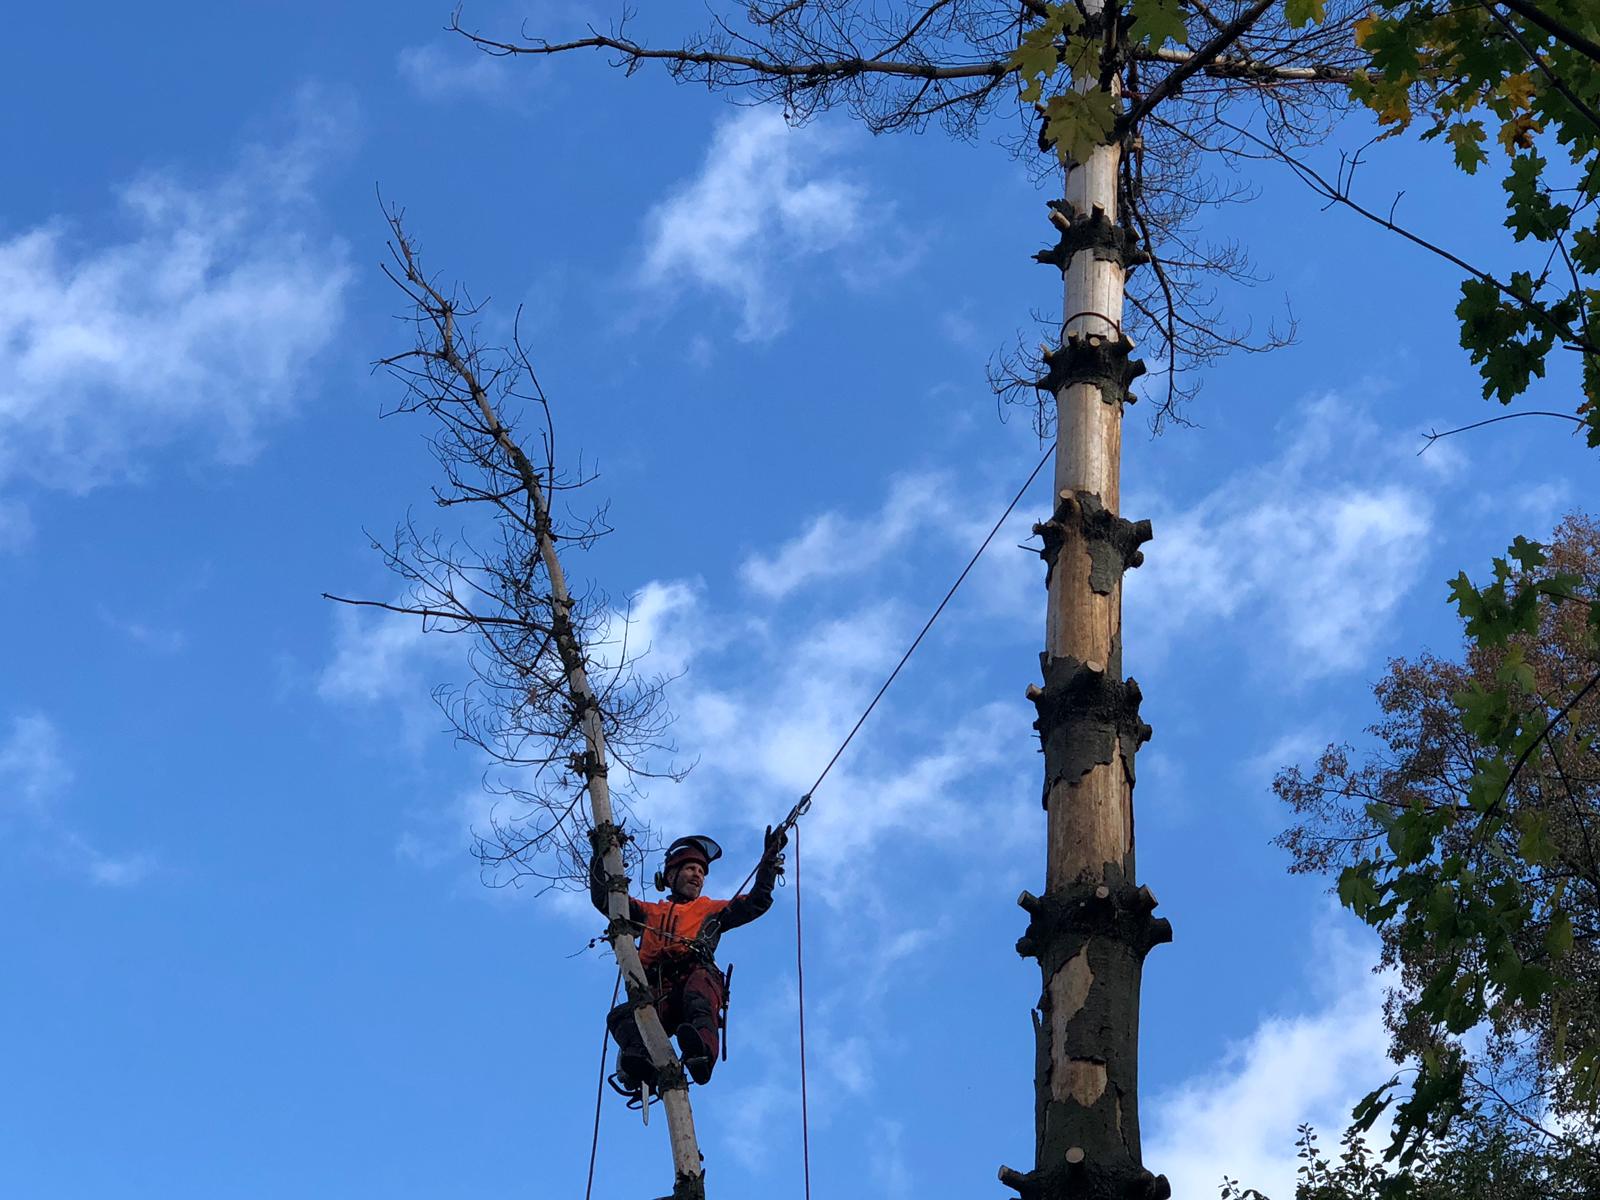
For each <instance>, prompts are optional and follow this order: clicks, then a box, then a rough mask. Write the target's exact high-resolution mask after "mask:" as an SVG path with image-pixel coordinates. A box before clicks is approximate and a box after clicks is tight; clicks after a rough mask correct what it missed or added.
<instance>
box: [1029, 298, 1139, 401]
mask: <svg viewBox="0 0 1600 1200" xmlns="http://www.w3.org/2000/svg"><path fill="white" fill-rule="evenodd" d="M1079 315H1083V314H1079ZM1090 315H1092V314H1090ZM1106 319H1107V320H1108V321H1111V322H1112V324H1113V325H1115V324H1116V323H1117V322H1115V321H1114V320H1112V319H1111V318H1109V317H1108V318H1106ZM1132 353H1133V342H1132V341H1131V340H1130V339H1129V338H1128V336H1127V335H1126V334H1121V335H1119V336H1117V337H1114V338H1110V337H1103V336H1101V335H1099V334H1082V333H1075V332H1074V333H1069V334H1067V337H1066V340H1065V341H1064V342H1063V343H1062V344H1061V345H1060V346H1057V347H1056V348H1055V349H1054V350H1046V351H1045V352H1044V365H1045V374H1044V375H1043V377H1042V378H1040V379H1038V380H1036V381H1035V382H1034V385H1033V386H1034V387H1035V388H1037V389H1038V390H1039V391H1041V392H1048V393H1050V394H1051V395H1052V396H1055V395H1059V394H1060V392H1061V389H1062V388H1065V387H1068V386H1070V385H1072V384H1075V383H1091V384H1093V385H1094V386H1095V387H1097V388H1099V389H1100V399H1101V400H1103V401H1105V402H1106V403H1107V404H1132V403H1133V402H1134V401H1135V400H1137V399H1138V397H1137V396H1134V395H1133V394H1132V393H1130V392H1129V391H1128V385H1129V384H1131V383H1132V382H1133V381H1134V380H1135V379H1137V378H1139V376H1141V375H1143V374H1144V372H1145V365H1144V363H1143V362H1141V361H1140V360H1139V359H1137V358H1131V357H1129V356H1130V355H1131V354H1132Z"/></svg>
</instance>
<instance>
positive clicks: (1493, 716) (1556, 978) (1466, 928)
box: [1275, 514, 1600, 1178]
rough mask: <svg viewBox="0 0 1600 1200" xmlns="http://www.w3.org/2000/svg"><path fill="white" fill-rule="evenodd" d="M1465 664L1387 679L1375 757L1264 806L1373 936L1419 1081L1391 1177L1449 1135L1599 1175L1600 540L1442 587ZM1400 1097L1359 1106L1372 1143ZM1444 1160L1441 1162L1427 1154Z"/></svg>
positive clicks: (1290, 781)
mask: <svg viewBox="0 0 1600 1200" xmlns="http://www.w3.org/2000/svg"><path fill="white" fill-rule="evenodd" d="M1454 591H1455V595H1456V598H1457V602H1458V605H1459V607H1460V609H1461V614H1462V618H1463V625H1464V627H1465V631H1466V634H1467V647H1466V653H1465V654H1464V655H1463V657H1462V659H1461V661H1459V662H1457V661H1451V660H1448V659H1441V658H1438V657H1435V656H1433V655H1428V654H1425V655H1422V656H1420V657H1418V658H1416V659H1413V660H1405V659H1397V660H1395V661H1393V662H1391V663H1390V665H1389V671H1388V673H1387V674H1386V675H1385V676H1384V677H1383V678H1382V679H1381V680H1380V681H1379V682H1378V684H1377V686H1376V688H1375V689H1374V694H1375V696H1376V698H1377V701H1378V705H1379V708H1380V710H1381V713H1382V716H1381V719H1380V720H1379V721H1378V722H1377V723H1376V724H1374V725H1373V726H1371V727H1370V728H1369V729H1368V730H1367V732H1368V734H1369V735H1371V737H1372V738H1373V739H1374V741H1375V748H1374V749H1373V750H1371V751H1369V752H1366V753H1363V754H1360V755H1357V754H1356V752H1355V751H1354V750H1352V748H1351V747H1350V746H1349V745H1348V744H1335V745H1331V746H1329V747H1328V748H1327V750H1326V751H1324V753H1323V754H1322V756H1321V757H1320V758H1319V759H1318V761H1317V763H1316V764H1315V766H1314V767H1312V768H1310V769H1301V768H1298V767H1296V768H1290V769H1288V770H1285V771H1283V772H1281V773H1280V774H1279V775H1278V777H1277V779H1276V781H1275V787H1276V790H1277V792H1278V794H1279V796H1280V797H1282V798H1283V799H1284V800H1285V801H1286V802H1287V803H1288V804H1289V805H1290V806H1291V807H1292V808H1293V810H1294V812H1295V814H1296V816H1297V818H1298V819H1297V823H1296V824H1295V825H1294V826H1293V827H1291V828H1290V829H1289V830H1288V831H1287V832H1286V833H1284V834H1283V835H1282V837H1281V838H1280V839H1279V840H1280V844H1281V845H1283V846H1285V847H1286V848H1287V849H1288V850H1289V851H1290V852H1291V854H1292V855H1293V856H1294V868H1293V869H1295V870H1296V871H1302V872H1315V873H1328V874H1334V875H1336V876H1337V877H1338V880H1339V884H1338V887H1339V894H1340V897H1341V898H1342V899H1343V900H1344V901H1345V903H1346V904H1348V905H1349V906H1350V907H1351V908H1352V909H1354V910H1355V911H1356V912H1357V914H1358V915H1360V916H1362V917H1363V918H1364V919H1366V920H1367V921H1368V922H1369V923H1371V924H1372V925H1373V926H1374V927H1375V928H1376V929H1377V931H1378V933H1379V935H1380V937H1381V939H1382V945H1383V959H1384V962H1385V963H1386V964H1388V965H1390V966H1392V967H1394V968H1395V970H1396V972H1397V979H1398V982H1397V985H1396V987H1395V988H1394V989H1393V991H1392V992H1391V994H1390V998H1389V1003H1388V1005H1387V1006H1386V1013H1385V1015H1386V1018H1387V1021H1388V1025H1389V1030H1390V1033H1391V1035H1392V1039H1393V1046H1392V1048H1393V1053H1394V1056H1395V1058H1396V1059H1397V1060H1405V1061H1409V1062H1414V1063H1416V1064H1417V1068H1416V1075H1417V1081H1416V1083H1415V1084H1414V1085H1413V1087H1412V1089H1411V1094H1410V1095H1409V1096H1407V1097H1405V1098H1404V1102H1403V1103H1402V1104H1401V1105H1400V1106H1399V1108H1398V1110H1397V1115H1398V1119H1397V1121H1396V1133H1395V1141H1394V1146H1393V1151H1394V1153H1393V1154H1392V1157H1394V1158H1397V1159H1398V1160H1399V1162H1400V1165H1401V1166H1402V1167H1411V1166H1414V1165H1417V1164H1418V1163H1420V1165H1421V1166H1422V1167H1428V1166H1429V1165H1430V1164H1429V1163H1428V1161H1427V1155H1428V1154H1429V1153H1430V1152H1431V1150H1432V1149H1433V1147H1432V1146H1431V1145H1430V1142H1431V1141H1434V1140H1437V1139H1438V1138H1440V1137H1441V1136H1443V1135H1444V1134H1445V1133H1446V1131H1447V1130H1448V1127H1449V1125H1450V1123H1451V1122H1452V1121H1453V1120H1454V1119H1455V1118H1456V1117H1457V1116H1459V1115H1466V1116H1467V1117H1468V1118H1469V1122H1468V1124H1469V1132H1468V1136H1469V1137H1470V1136H1471V1130H1470V1126H1471V1124H1473V1123H1478V1124H1484V1123H1487V1126H1488V1127H1489V1128H1491V1129H1499V1130H1504V1129H1510V1130H1511V1133H1512V1136H1513V1137H1514V1139H1515V1140H1516V1141H1517V1142H1518V1143H1519V1144H1522V1145H1524V1146H1525V1145H1526V1144H1527V1143H1528V1142H1529V1140H1530V1138H1531V1139H1532V1142H1533V1144H1534V1145H1535V1146H1536V1147H1539V1146H1542V1147H1545V1148H1546V1149H1548V1150H1549V1152H1550V1154H1551V1156H1553V1157H1554V1158H1555V1159H1558V1160H1562V1161H1565V1160H1567V1159H1574V1161H1576V1162H1577V1163H1578V1165H1579V1166H1582V1167H1585V1169H1587V1171H1588V1172H1589V1176H1590V1177H1591V1178H1592V1177H1593V1176H1594V1174H1595V1173H1596V1172H1597V1171H1600V1152H1597V1151H1596V1150H1595V1148H1594V1141H1593V1138H1594V1135H1595V1134H1596V1132H1600V1125H1597V1123H1596V1122H1597V1118H1600V751H1597V745H1600V527H1597V526H1596V524H1595V522H1594V521H1593V519H1591V518H1589V517H1587V516H1583V515H1581V514H1574V515H1572V516H1570V517H1568V518H1567V519H1566V520H1565V521H1563V522H1562V524H1561V525H1560V526H1559V527H1558V528H1557V529H1556V530H1555V533H1554V535H1553V536H1552V538H1551V541H1550V546H1549V549H1548V551H1546V550H1544V549H1541V548H1540V547H1538V546H1536V545H1534V544H1533V543H1528V542H1524V541H1522V540H1520V539H1519V541H1518V544H1517V545H1516V546H1514V547H1513V548H1512V552H1511V553H1510V554H1508V555H1507V556H1506V557H1505V558H1502V559H1499V560H1497V562H1496V567H1495V580H1494V582H1493V583H1491V584H1488V585H1487V586H1485V587H1482V588H1478V587H1475V586H1473V585H1472V584H1471V583H1470V582H1469V581H1468V580H1467V578H1466V576H1465V575H1463V576H1461V577H1460V578H1459V579H1457V581H1456V583H1455V587H1454ZM1395 1086H1396V1084H1395V1083H1391V1084H1390V1085H1389V1087H1388V1088H1384V1089H1380V1092H1379V1093H1375V1094H1374V1096H1373V1097H1371V1098H1369V1100H1368V1101H1367V1102H1366V1103H1365V1104H1364V1105H1363V1108H1362V1117H1363V1120H1362V1121H1361V1122H1360V1124H1362V1125H1370V1124H1371V1123H1372V1120H1373V1119H1374V1118H1375V1117H1376V1116H1377V1114H1378V1113H1379V1112H1380V1111H1381V1110H1382V1109H1383V1107H1384V1106H1385V1105H1386V1104H1387V1102H1388V1093H1389V1092H1390V1091H1391V1090H1392V1089H1393V1088H1394V1087H1395ZM1435 1157H1436V1156H1435Z"/></svg>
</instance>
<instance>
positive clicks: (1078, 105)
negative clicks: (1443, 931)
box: [1008, 0, 1321, 164]
mask: <svg viewBox="0 0 1600 1200" xmlns="http://www.w3.org/2000/svg"><path fill="white" fill-rule="evenodd" d="M1294 2H1297V3H1306V4H1310V3H1316V4H1318V5H1319V6H1320V2H1321V0H1294ZM1123 13H1124V17H1125V19H1126V20H1127V25H1126V29H1127V36H1126V38H1125V40H1124V42H1123V44H1122V45H1121V46H1120V47H1119V49H1118V51H1117V54H1118V55H1121V54H1125V53H1126V52H1127V50H1128V48H1130V47H1144V48H1149V49H1154V48H1157V47H1160V46H1164V45H1166V44H1168V43H1178V44H1182V43H1184V42H1185V41H1187V40H1188V29H1187V27H1186V25H1185V16H1186V13H1185V9H1184V5H1183V3H1182V0H1132V2H1131V3H1129V4H1127V5H1125V6H1124V9H1123ZM1008 65H1009V66H1010V67H1011V69H1012V70H1014V71H1015V72H1016V73H1017V77H1018V87H1019V95H1020V97H1021V99H1022V101H1023V103H1025V104H1032V105H1034V106H1036V107H1037V109H1038V110H1039V112H1040V113H1041V115H1042V117H1043V120H1044V135H1043V136H1044V140H1045V141H1046V142H1050V143H1053V144H1054V145H1055V148H1056V154H1057V155H1058V156H1059V157H1060V159H1061V161H1062V163H1063V164H1065V163H1069V162H1082V161H1084V160H1085V159H1087V158H1088V157H1089V156H1090V154H1092V153H1093V152H1094V149H1095V147H1096V146H1105V145H1109V144H1110V143H1111V142H1112V140H1113V139H1114V138H1115V137H1116V134H1117V117H1118V115H1119V113H1120V107H1121V106H1120V104H1119V102H1118V100H1117V98H1116V97H1115V96H1114V95H1113V94H1112V92H1111V90H1110V87H1109V81H1110V78H1111V75H1112V74H1113V73H1114V71H1115V69H1116V68H1117V67H1118V66H1119V65H1120V64H1119V62H1117V61H1116V60H1115V57H1114V56H1112V57H1108V55H1107V52H1106V44H1105V39H1104V35H1103V32H1102V30H1101V29H1100V28H1099V27H1098V26H1097V25H1091V23H1090V22H1088V21H1087V20H1085V18H1084V14H1083V11H1082V10H1081V9H1080V8H1079V7H1078V6H1077V5H1076V4H1072V3H1067V4H1053V3H1052V4H1046V5H1045V6H1044V12H1043V13H1042V14H1040V15H1039V18H1038V20H1037V21H1036V22H1035V23H1034V24H1033V25H1031V26H1030V27H1029V28H1028V29H1027V30H1025V31H1024V33H1023V34H1022V36H1021V38H1020V39H1018V43H1017V48H1016V49H1015V50H1014V51H1012V54H1011V59H1010V62H1009V64H1008ZM1074 77H1077V78H1078V79H1079V80H1080V81H1088V82H1089V86H1083V85H1082V82H1080V86H1079V87H1078V89H1077V90H1074V89H1073V87H1072V81H1073V78H1074Z"/></svg>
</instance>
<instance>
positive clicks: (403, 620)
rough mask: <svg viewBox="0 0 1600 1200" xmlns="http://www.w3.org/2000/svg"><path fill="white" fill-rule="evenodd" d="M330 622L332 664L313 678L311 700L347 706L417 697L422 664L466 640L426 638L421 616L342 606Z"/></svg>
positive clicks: (422, 688) (440, 635)
mask: <svg viewBox="0 0 1600 1200" xmlns="http://www.w3.org/2000/svg"><path fill="white" fill-rule="evenodd" d="M396 603H403V600H402V601H396ZM334 622H335V632H334V652H333V659H332V661H331V662H329V663H328V665H327V666H326V667H324V668H323V669H322V673H321V674H320V675H319V676H318V677H317V695H319V696H321V697H322V698H323V699H324V700H335V701H342V702H345V703H351V704H375V703H377V702H379V701H385V700H397V701H402V702H403V701H405V700H407V699H408V698H415V697H416V696H418V695H421V694H423V693H424V692H426V690H427V685H426V682H425V681H424V679H423V676H422V668H423V666H424V664H425V663H427V662H428V661H430V660H437V659H439V658H441V657H443V656H444V655H445V654H447V653H448V652H449V650H450V643H451V641H452V637H454V636H466V635H449V634H443V633H429V632H427V631H425V630H424V629H423V627H422V618H421V617H408V616H402V615H400V614H398V613H390V612H382V611H379V610H376V609H371V610H362V611H358V610H355V609H351V608H348V607H345V606H343V605H341V606H340V607H339V609H338V611H337V612H336V614H335V616H334Z"/></svg>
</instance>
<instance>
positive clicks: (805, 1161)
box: [584, 442, 1056, 1200]
mask: <svg viewBox="0 0 1600 1200" xmlns="http://www.w3.org/2000/svg"><path fill="white" fill-rule="evenodd" d="M1055 449H1056V444H1055V443H1054V442H1051V443H1050V446H1049V448H1048V449H1046V450H1045V452H1044V457H1042V458H1041V459H1040V460H1039V462H1038V464H1037V465H1036V466H1035V467H1034V468H1033V471H1032V472H1031V473H1030V474H1029V475H1028V478H1027V480H1026V481H1025V482H1024V483H1023V485H1022V486H1021V487H1020V488H1018V489H1017V494H1016V495H1015V496H1013V497H1012V498H1011V503H1009V504H1007V505H1006V507H1005V511H1004V512H1002V513H1001V514H1000V516H999V519H997V520H996V521H995V523H994V526H993V527H992V528H991V529H990V530H989V532H988V534H987V535H986V536H985V537H984V539H983V541H982V542H981V543H980V544H979V546H978V548H977V549H976V550H975V551H973V554H972V557H971V558H970V559H968V560H967V565H966V566H964V567H962V568H961V574H959V575H957V576H956V581H955V582H954V583H952V584H951V585H950V590H949V591H947V592H945V594H944V598H943V599H942V600H940V601H939V604H938V606H937V607H936V608H935V609H934V610H933V615H932V616H930V617H929V618H928V619H927V621H925V622H924V623H923V626H922V628H921V629H920V630H919V631H918V632H917V636H916V637H914V638H912V639H911V644H910V645H909V646H907V647H906V651H905V653H904V654H902V655H901V656H900V661H899V662H897V663H895V665H894V670H892V671H890V672H889V676H888V678H887V679H885V680H884V681H883V686H882V687H880V688H879V689H878V691H877V694H876V695H874V696H873V697H872V700H871V702H870V703H868V705H867V707H866V708H865V709H864V710H862V713H861V716H860V717H858V718H857V719H856V723H855V724H854V725H852V726H851V727H850V732H849V733H847V734H846V735H845V738H844V741H843V742H841V743H840V744H839V748H838V749H837V750H835V751H834V752H833V757H832V758H830V759H829V760H828V762H827V765H826V766H824V767H823V768H822V773H821V774H819V775H818V776H817V778H816V780H815V782H813V783H812V785H811V786H810V787H809V788H807V789H806V791H805V794H804V795H802V796H801V797H800V799H798V800H796V801H795V802H794V805H793V807H791V808H790V809H789V812H788V814H787V815H786V816H785V817H784V818H783V820H782V821H780V822H779V823H778V824H777V825H776V826H774V827H773V828H772V830H771V831H770V833H771V834H787V833H789V832H791V831H792V832H793V833H794V950H795V980H796V984H797V991H796V995H797V1001H798V1008H799V1032H800V1149H801V1163H802V1168H803V1171H804V1179H805V1200H811V1122H810V1112H809V1105H808V1089H807V1087H806V982H805V950H804V939H803V928H802V924H801V917H800V826H799V821H800V818H801V817H803V816H805V815H806V813H808V812H810V811H811V802H812V798H813V796H814V795H815V793H816V790H817V789H818V788H819V787H821V786H822V781H823V780H825V779H826V778H827V777H828V772H830V771H832V770H833V768H834V764H835V763H837V762H838V761H839V759H840V758H841V757H842V756H843V755H844V752H845V750H847V749H848V748H849V746H850V743H851V742H852V741H853V740H854V739H855V736H856V734H857V733H858V732H859V731H860V729H861V727H862V726H863V725H865V724H866V722H867V718H868V717H870V716H871V715H872V711H873V709H875V708H877V707H878V701H880V700H882V699H883V695H884V693H885V692H887V691H888V690H889V685H890V684H892V683H894V681H895V679H896V678H897V677H898V676H899V674H900V670H901V668H902V667H904V666H905V665H906V663H907V662H908V661H909V660H910V658H911V656H912V654H913V653H915V652H916V649H917V647H918V646H920V645H921V644H922V639H923V638H924V637H926V636H927V634H928V630H930V629H932V628H933V623H934V622H935V621H937V620H938V619H939V617H940V615H941V614H942V613H943V612H944V610H945V607H946V606H947V605H948V604H949V603H950V600H951V598H952V597H954V596H955V594H956V589H957V588H959V587H960V586H961V585H962V583H963V582H965V580H966V578H967V576H968V575H969V574H970V573H971V572H972V568H973V567H975V566H977V564H978V559H980V558H981V557H983V552H984V551H985V550H987V549H988V548H989V543H990V542H992V541H994V538H995V535H996V534H997V533H999V532H1000V527H1001V526H1002V525H1004V524H1005V523H1006V518H1007V517H1009V516H1010V515H1011V514H1012V512H1013V511H1014V510H1015V509H1016V507H1017V505H1018V504H1020V503H1022V497H1023V496H1024V495H1026V494H1027V491H1028V489H1029V488H1030V487H1032V486H1033V481H1034V480H1035V479H1037V478H1038V477H1039V472H1040V471H1042V470H1044V465H1045V463H1047V462H1049V461H1050V459H1051V457H1052V456H1053V455H1054V454H1055ZM769 837H770V834H769ZM688 840H689V839H679V841H680V842H682V841H688ZM706 840H707V841H709V840H710V839H709V838H708V839H706ZM678 844H679V843H678V842H674V843H673V846H674V847H675V846H677V845H678ZM712 845H713V846H715V845H716V843H715V842H713V843H712ZM669 849H670V848H669ZM718 854H719V855H720V848H719V849H718ZM764 861H765V856H763V858H762V859H760V860H758V861H757V862H756V865H755V867H753V868H752V869H751V871H750V874H748V875H746V876H745V878H744V882H743V883H741V884H740V885H739V886H738V887H737V888H735V889H734V894H735V895H737V894H738V893H740V892H742V891H744V889H745V888H747V887H748V886H749V885H750V881H751V880H752V879H754V878H755V877H756V872H757V871H759V870H760V869H761V866H762V863H763V862H764ZM663 882H664V880H663ZM657 886H658V888H659V887H661V884H660V883H658V884H657ZM663 890H664V889H663ZM711 920H712V921H714V920H715V918H714V917H713V918H711ZM708 923H709V922H708ZM668 936H669V937H671V936H672V935H668ZM675 940H677V941H680V942H685V943H689V944H693V941H694V939H688V938H676V939H675ZM592 944H593V943H591V945H592ZM732 976H733V968H732V966H730V967H729V968H728V971H727V974H726V976H725V977H724V980H723V992H722V996H723V1001H722V1010H721V1013H720V1020H721V1023H722V1025H721V1027H722V1030H723V1039H722V1057H723V1058H724V1060H726V1058H727V1055H728V1041H727V1003H728V1001H727V997H728V987H727V985H728V983H729V981H731V979H732ZM617 980H618V986H619V987H620V986H621V974H620V972H619V973H618V977H617ZM615 1002H616V995H615V993H613V995H612V1003H613V1004H615ZM606 1045H607V1044H606V1043H605V1042H602V1043H601V1048H602V1054H601V1058H600V1074H601V1078H602V1079H604V1077H605V1062H606V1058H605V1054H604V1050H605V1049H606ZM614 1086H615V1085H614ZM618 1090H620V1088H619V1089H618ZM639 1090H640V1098H639V1100H636V1101H630V1102H629V1105H628V1107H630V1108H632V1107H634V1105H635V1104H636V1103H639V1104H640V1106H641V1107H642V1108H643V1109H644V1114H645V1123H646V1124H649V1122H650V1113H649V1108H650V1106H649V1087H648V1085H647V1084H643V1083H641V1085H640V1089H639ZM599 1144H600V1095H599V1094H597V1095H596V1097H595V1124H594V1144H593V1145H592V1146H591V1147H590V1149H589V1184H590V1187H591V1188H592V1187H593V1185H594V1160H595V1154H596V1152H597V1150H598V1147H599ZM584 1200H589V1193H588V1192H585V1193H584Z"/></svg>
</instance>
